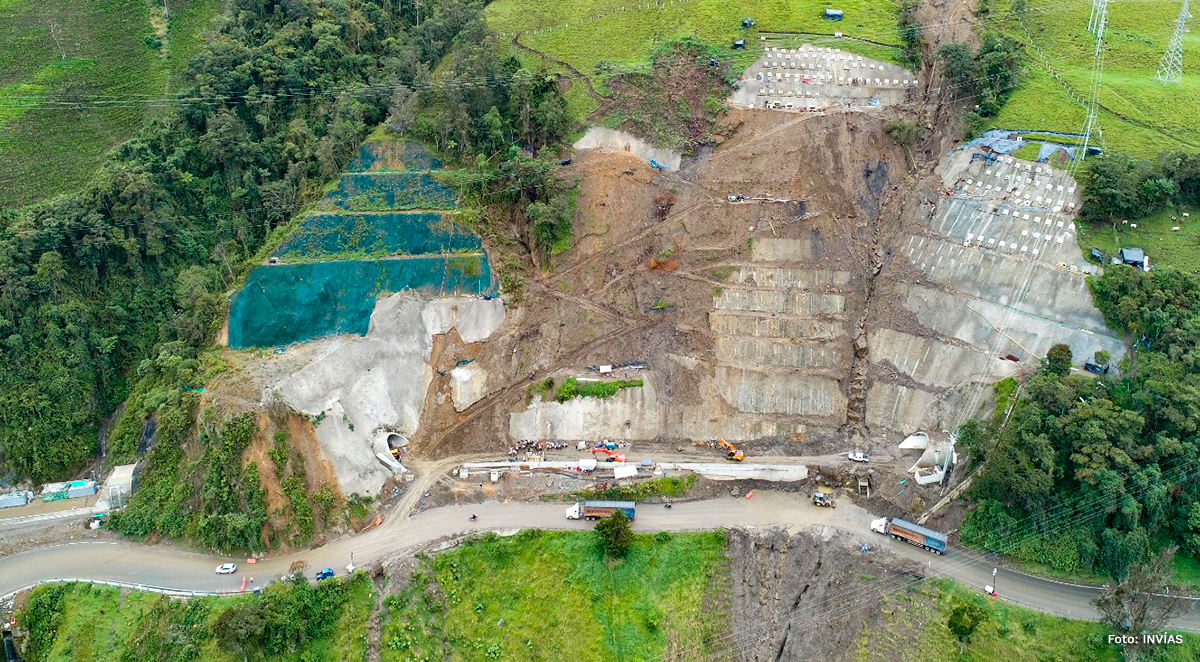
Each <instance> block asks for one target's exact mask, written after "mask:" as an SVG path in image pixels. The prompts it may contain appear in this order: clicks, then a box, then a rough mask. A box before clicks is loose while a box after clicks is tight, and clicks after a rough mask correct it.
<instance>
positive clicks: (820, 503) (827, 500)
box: [812, 491, 834, 508]
mask: <svg viewBox="0 0 1200 662" xmlns="http://www.w3.org/2000/svg"><path fill="white" fill-rule="evenodd" d="M812 502H813V505H814V506H817V507H819V508H833V507H834V506H833V495H832V494H830V493H829V492H821V491H817V492H813V493H812Z"/></svg>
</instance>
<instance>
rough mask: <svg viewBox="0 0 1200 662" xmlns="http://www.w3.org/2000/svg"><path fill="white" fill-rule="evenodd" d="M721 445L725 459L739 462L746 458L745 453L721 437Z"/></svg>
mask: <svg viewBox="0 0 1200 662" xmlns="http://www.w3.org/2000/svg"><path fill="white" fill-rule="evenodd" d="M721 446H723V447H724V448H725V459H726V460H729V461H730V462H741V461H742V460H744V459H746V454H745V453H743V452H742V451H740V450H738V449H737V448H734V446H733V444H731V443H729V442H728V441H725V440H724V439H721Z"/></svg>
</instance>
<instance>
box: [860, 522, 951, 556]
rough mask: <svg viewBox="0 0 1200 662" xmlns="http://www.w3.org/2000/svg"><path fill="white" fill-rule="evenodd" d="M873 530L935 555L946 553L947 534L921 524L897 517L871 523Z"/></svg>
mask: <svg viewBox="0 0 1200 662" xmlns="http://www.w3.org/2000/svg"><path fill="white" fill-rule="evenodd" d="M871 530H872V531H874V532H875V533H882V534H883V535H885V536H891V537H893V538H895V539H896V540H903V541H904V542H906V543H908V544H910V545H916V546H917V547H920V548H921V549H925V550H928V551H930V552H933V553H934V554H945V553H946V534H944V533H941V532H938V531H934V530H933V529H928V528H925V527H923V526H921V525H920V524H913V523H912V522H909V521H908V520H902V519H900V518H897V517H893V518H891V519H888V518H886V517H881V518H879V519H877V520H873V521H872V522H871Z"/></svg>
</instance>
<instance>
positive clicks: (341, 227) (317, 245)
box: [271, 212, 483, 258]
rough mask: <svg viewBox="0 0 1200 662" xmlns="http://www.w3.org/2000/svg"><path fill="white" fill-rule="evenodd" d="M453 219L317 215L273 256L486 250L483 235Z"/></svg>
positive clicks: (305, 221) (390, 214)
mask: <svg viewBox="0 0 1200 662" xmlns="http://www.w3.org/2000/svg"><path fill="white" fill-rule="evenodd" d="M453 219H454V215H453V214H445V215H443V214H441V213H439V212H342V213H320V214H312V215H309V216H306V217H305V218H303V219H302V220H301V221H300V227H299V228H298V229H297V231H296V232H295V233H294V234H293V235H292V236H291V237H289V238H288V239H286V240H285V241H284V242H283V244H281V245H280V246H279V248H277V249H275V252H273V253H271V254H272V255H274V256H276V257H281V258H287V257H307V258H317V257H321V256H323V255H336V254H339V253H342V254H344V253H367V254H403V255H423V254H430V253H459V252H464V251H479V250H482V249H483V242H481V241H480V240H479V237H478V236H476V235H474V234H471V233H470V232H468V231H466V230H465V229H463V228H461V227H459V226H458V225H456V224H455V223H454V221H453ZM343 257H358V256H349V255H344V256H343Z"/></svg>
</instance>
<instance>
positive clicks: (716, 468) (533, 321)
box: [206, 51, 1124, 508]
mask: <svg viewBox="0 0 1200 662" xmlns="http://www.w3.org/2000/svg"><path fill="white" fill-rule="evenodd" d="M771 54H772V55H774V51H772V52H771ZM785 55H786V53H785ZM831 55H840V54H838V53H833V54H831ZM785 61H786V60H785ZM821 61H824V60H821ZM833 61H835V62H841V60H836V59H835V60H833ZM800 62H805V60H803V59H801V60H800ZM854 62H857V60H854ZM798 71H800V70H799V69H798ZM889 78H896V80H899V81H901V82H903V81H904V80H905V79H904V77H903V76H902V75H900V74H896V76H890V75H889ZM881 80H882V76H881ZM909 80H911V79H909ZM914 83H915V81H914ZM725 121H726V124H727V128H726V130H725V134H726V135H727V137H726V138H725V139H724V141H723V142H722V143H721V144H720V145H719V146H717V147H716V148H715V149H712V150H711V151H708V152H705V153H703V154H702V155H700V156H697V157H689V158H685V159H681V160H680V161H679V162H678V165H677V166H675V165H674V163H675V161H674V159H673V158H672V159H671V163H672V167H670V168H669V169H668V168H660V167H652V166H651V163H650V162H649V160H650V158H653V157H650V158H648V157H646V156H645V155H644V154H638V153H637V151H635V150H634V149H633V148H632V145H633V143H630V142H622V141H624V140H626V139H627V136H624V135H621V134H619V132H618V133H615V134H611V135H610V134H606V135H605V136H603V137H600V136H597V137H596V142H595V144H596V145H597V147H595V148H593V149H578V150H576V151H575V153H574V154H573V155H572V159H571V160H570V163H569V164H568V165H564V166H563V167H561V168H560V170H559V171H560V172H561V173H562V176H563V177H564V178H571V179H575V180H577V181H578V188H577V196H576V215H575V218H576V221H575V232H574V238H575V241H574V243H573V244H572V245H571V247H570V248H569V249H567V250H565V251H563V252H562V253H560V254H558V255H556V256H555V257H554V261H553V263H552V266H551V267H550V268H549V269H548V270H547V271H545V272H542V273H536V274H531V275H530V276H529V277H528V278H527V280H526V282H525V284H524V286H523V288H522V293H521V294H522V298H521V300H520V301H519V302H517V301H514V300H513V298H512V296H511V293H505V294H504V295H503V296H501V297H500V298H497V299H491V298H488V297H483V298H480V297H437V298H428V297H426V296H423V295H421V294H419V293H413V292H406V293H398V294H389V295H385V296H381V297H380V298H379V299H378V301H377V303H376V307H375V310H374V312H373V313H372V315H371V320H370V325H369V330H368V331H367V333H366V335H365V336H362V337H354V336H334V337H329V338H324V339H318V340H315V341H311V342H305V343H297V344H295V345H291V346H288V348H287V349H286V351H283V352H269V351H263V350H227V358H228V359H229V361H230V363H231V365H232V366H233V369H232V370H230V371H229V373H228V374H227V376H224V377H222V378H221V379H220V380H219V381H218V383H217V384H214V385H213V387H212V388H210V390H209V393H208V394H206V398H208V400H209V401H226V402H235V403H236V402H243V403H245V402H256V403H259V404H258V406H268V405H269V404H270V403H272V402H283V403H285V404H286V405H287V406H288V407H290V408H292V409H293V410H295V411H298V412H300V413H301V414H303V415H304V416H305V417H306V418H307V420H308V421H310V422H311V423H312V434H313V435H314V436H315V439H316V441H317V445H318V446H319V448H320V451H321V453H322V454H323V455H324V456H325V457H326V458H327V459H328V460H329V461H330V462H331V464H332V466H333V468H334V471H335V473H336V476H337V479H338V481H339V484H340V486H341V488H342V491H343V492H344V493H351V492H357V493H360V494H376V493H378V492H379V490H380V489H381V488H382V487H383V486H384V485H385V484H389V483H390V482H394V481H396V480H402V481H403V480H405V479H406V478H409V477H411V471H410V470H412V469H414V468H415V469H416V470H417V471H421V470H422V467H423V466H427V464H423V463H428V462H431V461H434V462H436V461H439V460H443V459H450V458H457V457H462V458H468V457H469V458H471V461H470V463H463V462H459V463H457V464H456V465H455V466H457V467H458V468H459V470H460V471H463V473H464V474H465V476H467V477H469V479H468V481H462V482H464V483H465V482H474V481H475V479H476V478H477V477H480V476H484V477H486V478H480V483H481V484H482V485H487V484H490V483H492V482H493V479H492V477H493V476H495V477H496V478H495V480H506V478H504V476H506V475H507V474H513V473H515V474H520V473H521V472H522V471H528V472H543V471H559V472H568V473H569V472H572V471H575V472H580V473H591V472H587V471H584V470H583V465H582V462H583V461H588V463H589V464H592V463H594V464H595V465H596V467H595V469H594V470H593V471H595V472H600V473H601V474H603V475H604V476H605V478H604V480H605V481H609V480H612V481H617V480H620V481H637V480H641V479H642V478H646V477H654V476H656V475H657V476H659V477H661V476H662V475H663V474H662V472H663V471H666V472H668V475H669V474H670V473H671V472H687V473H691V472H695V473H696V474H698V475H701V476H706V477H707V478H706V480H708V479H713V480H718V481H720V480H731V479H732V480H747V481H750V480H754V481H758V480H763V481H772V480H775V481H780V482H781V483H789V482H795V481H800V480H805V476H808V479H810V480H811V479H814V476H810V475H809V473H808V472H810V471H812V466H811V464H810V463H809V462H805V461H801V460H799V459H798V458H811V457H823V458H834V457H835V456H836V458H837V459H836V461H835V460H833V459H828V461H824V462H822V463H821V464H819V465H818V467H820V468H829V467H833V468H835V469H836V470H837V471H846V470H848V469H847V468H848V467H850V466H852V465H853V466H865V467H869V469H863V471H862V472H860V473H864V472H867V471H869V472H871V473H872V474H873V477H872V478H871V479H870V480H867V481H866V485H863V486H862V487H863V488H864V490H863V491H866V490H872V489H875V487H872V486H886V487H885V488H884V489H882V490H877V489H876V490H875V491H876V492H877V494H878V495H879V496H883V495H887V498H888V500H889V502H890V503H893V504H895V505H900V506H902V507H906V508H907V507H909V506H913V505H914V504H917V505H919V504H925V505H928V504H931V503H932V502H933V501H936V500H937V496H936V495H935V493H933V492H928V490H932V489H936V488H937V487H938V486H945V485H946V484H947V483H948V482H950V481H948V480H947V479H948V478H949V477H951V476H952V474H953V470H954V462H953V460H954V457H955V453H954V448H953V436H952V435H951V434H950V433H949V432H948V431H953V430H955V429H956V428H957V427H958V425H959V424H961V423H962V422H963V421H964V420H966V419H967V418H969V417H971V416H973V415H977V414H978V413H979V412H981V411H985V409H986V406H987V405H988V404H989V403H990V399H991V392H992V385H993V384H994V383H995V382H996V381H997V380H999V379H1001V378H1003V377H1007V376H1013V375H1018V374H1020V373H1021V372H1022V371H1027V370H1032V369H1034V368H1036V366H1037V365H1038V364H1039V361H1040V359H1041V357H1042V356H1044V355H1045V353H1046V351H1047V350H1048V349H1049V347H1050V346H1051V345H1053V344H1055V343H1060V342H1062V343H1066V344H1068V345H1070V346H1071V347H1072V349H1073V350H1074V354H1075V356H1076V357H1077V359H1078V363H1079V367H1080V368H1082V367H1083V365H1084V363H1085V361H1086V359H1087V357H1090V356H1092V355H1093V354H1094V353H1095V352H1096V351H1099V350H1104V351H1106V352H1108V353H1109V354H1110V355H1111V356H1112V357H1113V361H1112V363H1113V364H1114V365H1116V364H1117V363H1118V362H1119V360H1120V356H1121V355H1122V354H1123V351H1124V348H1123V343H1122V340H1121V339H1120V338H1118V337H1117V336H1115V335H1114V334H1112V333H1111V332H1109V331H1108V330H1107V329H1106V327H1105V325H1104V321H1103V318H1102V316H1101V314H1100V313H1099V311H1098V310H1096V308H1095V307H1094V306H1093V304H1092V301H1091V298H1090V294H1089V292H1088V290H1087V287H1086V280H1085V279H1086V277H1087V276H1088V275H1089V274H1090V273H1094V272H1095V271H1096V270H1097V268H1096V267H1095V266H1094V265H1091V264H1089V263H1088V262H1086V261H1084V260H1083V259H1082V256H1081V255H1080V251H1079V247H1078V244H1077V243H1076V236H1075V212H1076V211H1077V210H1078V207H1079V203H1080V198H1079V192H1078V187H1077V185H1076V183H1075V182H1074V181H1073V180H1072V179H1071V178H1070V177H1069V176H1068V175H1067V174H1066V173H1064V172H1063V171H1060V170H1055V169H1052V168H1050V167H1048V166H1044V165H1039V164H1033V163H1029V162H1025V161H1021V160H1019V159H1015V158H1012V157H1009V156H1003V155H997V154H994V153H992V152H991V151H990V150H989V149H987V148H986V147H983V146H959V147H952V148H951V149H950V150H949V151H948V152H946V153H945V154H943V155H942V156H941V157H940V158H937V159H936V160H935V161H934V162H933V163H932V164H931V167H929V168H928V169H927V170H925V171H919V172H917V173H915V174H913V173H910V171H909V169H908V163H909V158H908V156H907V155H906V154H905V152H904V151H903V149H902V148H901V147H900V146H899V145H897V144H896V143H894V142H893V141H891V140H890V139H887V138H886V134H885V133H884V131H883V126H884V125H885V124H886V123H887V121H888V119H887V118H886V117H884V116H883V115H882V114H879V113H864V112H860V111H859V110H856V109H840V110H839V109H831V110H829V111H827V112H825V113H808V114H802V115H788V114H785V113H782V114H781V113H773V112H764V111H763V110H760V109H753V110H751V109H743V110H739V109H732V110H730V111H729V113H728V116H727V117H726V120H725ZM627 149H628V151H627ZM638 149H642V147H638ZM485 248H487V247H486V245H485ZM589 368H590V369H589ZM618 381H619V382H620V384H619V385H618V384H617V382H618ZM605 382H612V383H611V384H609V385H605V384H604V383H605ZM589 384H590V386H589ZM568 385H570V388H569V389H568V388H567V386H568ZM585 387H586V388H585ZM592 389H599V390H598V391H595V393H599V392H600V391H603V395H591V393H593V391H592ZM921 431H923V432H921ZM915 432H920V434H919V435H913V433H915ZM393 434H394V435H397V436H396V437H394V438H397V439H399V438H402V439H403V440H404V443H403V444H402V445H400V444H393V443H390V442H388V441H387V440H388V439H390V438H393V437H389V435H393ZM914 436H915V438H920V439H925V440H926V442H925V445H924V446H923V447H921V448H915V447H911V445H910V446H909V447H908V448H906V449H905V450H903V451H902V450H901V449H899V448H897V446H898V445H900V444H901V443H902V442H904V443H910V442H909V441H908V440H910V439H912V438H914ZM596 439H609V440H612V441H613V442H618V443H620V444H623V446H622V447H620V448H612V449H604V452H596V453H592V452H584V453H581V452H579V451H578V449H576V448H575V446H576V444H577V443H578V442H580V441H584V442H589V440H596ZM719 440H720V441H722V442H723V443H725V444H727V446H725V447H720V446H719V443H718V441H719ZM522 442H525V443H539V442H540V443H557V444H562V445H563V446H565V448H559V449H553V452H551V453H550V454H549V455H546V456H543V457H541V458H538V459H536V460H531V459H529V458H525V457H521V458H517V457H516V456H515V455H510V456H508V457H506V456H505V451H506V450H508V449H513V448H515V447H516V446H518V445H520V444H521V443H522ZM634 449H636V454H635V450H634ZM558 451H565V452H566V453H567V454H568V456H567V457H563V456H562V453H559V452H558ZM851 452H857V453H861V454H863V455H869V456H870V457H871V458H872V460H871V462H870V463H869V464H867V465H858V464H857V463H854V462H851V461H850V460H849V458H848V457H847V454H848V453H851ZM905 453H907V454H908V455H907V456H906V455H905ZM727 454H729V455H730V458H729V459H726V457H725V456H726V455H727ZM621 455H623V456H625V457H623V458H618V457H617V456H621ZM735 456H736V457H738V458H741V460H740V462H738V461H730V460H733V459H735ZM762 458H772V459H771V460H770V461H764V460H763V459H762ZM476 459H478V460H479V462H476ZM610 459H611V460H613V461H612V462H608V461H607V460H610ZM618 459H624V460H625V461H624V462H617V460H618ZM643 460H649V462H650V463H649V465H643V464H642V461H643ZM610 471H611V472H612V473H613V476H612V477H611V478H609V477H608V472H610ZM618 471H621V472H622V473H623V474H624V475H622V476H616V475H615V474H616V473H617V472H618ZM630 471H632V473H630ZM446 475H447V476H449V471H448V470H447V471H446ZM594 475H595V474H592V476H593V477H588V480H590V481H592V482H595V481H596V480H597V479H596V478H594ZM864 475H865V473H864ZM439 480H440V479H439ZM847 484H849V485H851V486H852V487H855V488H857V487H858V482H857V479H850V480H848V483H847ZM891 487H895V488H896V489H891Z"/></svg>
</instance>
